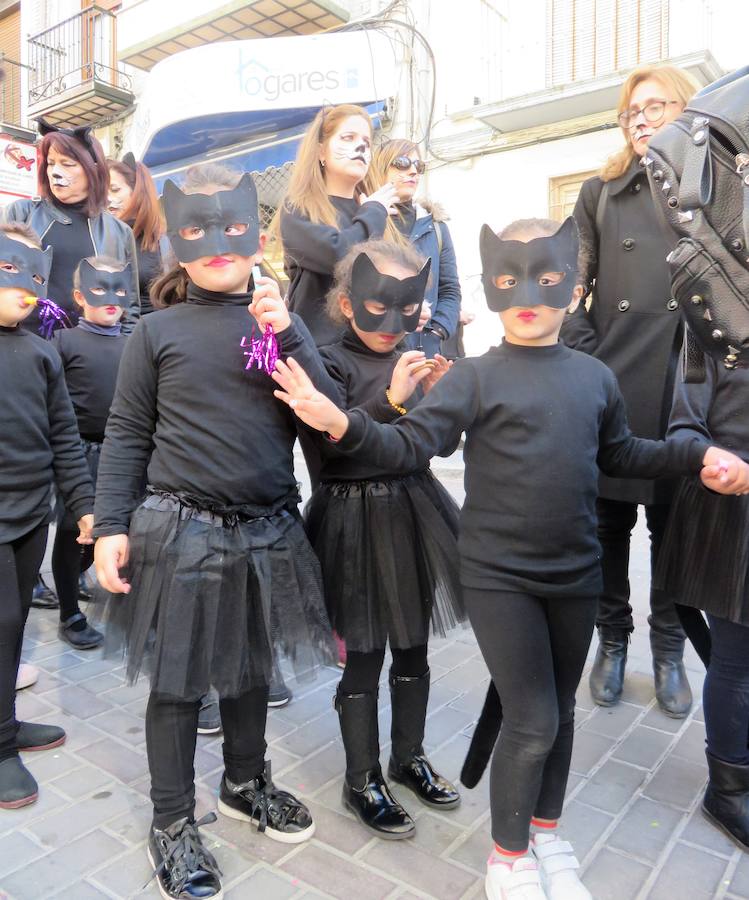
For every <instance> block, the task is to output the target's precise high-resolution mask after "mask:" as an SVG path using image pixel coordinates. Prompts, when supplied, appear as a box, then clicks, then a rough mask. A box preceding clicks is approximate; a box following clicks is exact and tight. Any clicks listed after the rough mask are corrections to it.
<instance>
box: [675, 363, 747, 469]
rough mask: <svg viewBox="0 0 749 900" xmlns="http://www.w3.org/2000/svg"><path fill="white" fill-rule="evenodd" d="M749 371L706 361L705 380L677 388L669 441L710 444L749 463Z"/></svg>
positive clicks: (678, 385)
mask: <svg viewBox="0 0 749 900" xmlns="http://www.w3.org/2000/svg"><path fill="white" fill-rule="evenodd" d="M747 409H749V369H743V368H737V369H733V370H731V371H728V370H727V369H726V368H725V367H724V366H723V365H722V363H719V362H717V361H716V360H714V359H713V358H712V357H711V356H706V357H705V380H704V381H703V382H700V383H697V384H683V383H679V384H677V385H676V388H675V390H674V403H673V406H672V408H671V418H670V420H669V423H668V434H667V436H668V437H669V438H673V439H674V440H677V441H688V440H690V439H692V438H699V439H701V440H705V441H709V442H710V443H715V444H718V446H720V447H725V448H726V450H731V451H732V452H733V453H735V454H736V455H737V456H740V457H741V458H742V459H743V460H744V461H745V462H749V414H748V413H747Z"/></svg>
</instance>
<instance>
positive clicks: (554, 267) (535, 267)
mask: <svg viewBox="0 0 749 900" xmlns="http://www.w3.org/2000/svg"><path fill="white" fill-rule="evenodd" d="M479 246H480V252H481V265H482V269H483V272H482V281H483V285H484V293H485V295H486V303H487V306H488V307H489V309H490V310H492V312H504V311H505V310H507V309H511V308H512V307H524V308H527V307H533V306H549V307H551V308H552V309H566V308H567V307H568V306H569V305H570V303H571V302H572V294H573V291H574V290H575V284H576V279H577V256H578V252H579V249H580V238H579V234H578V230H577V225H576V224H575V220H574V219H573V218H572V216H569V217H568V218H567V219H565V221H564V222H563V223H562V224H561V225H560V226H559V229H558V230H557V231H556V232H555V233H554V234H552V235H551V236H550V237H539V238H534V239H533V240H531V241H528V242H527V243H526V242H524V241H513V240H507V241H503V240H502V239H501V238H499V237H498V236H497V235H496V234H495V233H494V231H492V229H491V228H490V227H489V226H488V225H484V226H483V227H482V228H481V237H480V241H479ZM552 273H553V274H554V275H555V276H556V277H554V278H545V277H544V276H548V275H550V274H552ZM559 275H561V278H559V277H558V276H559Z"/></svg>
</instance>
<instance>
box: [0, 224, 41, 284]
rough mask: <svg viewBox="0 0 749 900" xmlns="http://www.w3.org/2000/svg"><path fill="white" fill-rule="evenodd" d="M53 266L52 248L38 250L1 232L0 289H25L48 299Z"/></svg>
mask: <svg viewBox="0 0 749 900" xmlns="http://www.w3.org/2000/svg"><path fill="white" fill-rule="evenodd" d="M51 266H52V248H51V247H48V248H47V249H46V250H37V249H36V247H27V246H26V244H22V243H21V242H20V241H16V240H14V239H13V238H12V237H10V236H9V235H7V234H5V233H4V232H0V288H23V289H24V290H25V291H28V292H29V294H33V295H34V296H35V297H46V296H47V283H48V281H49V270H50V268H51ZM10 268H13V269H16V270H17V271H15V272H13V271H10Z"/></svg>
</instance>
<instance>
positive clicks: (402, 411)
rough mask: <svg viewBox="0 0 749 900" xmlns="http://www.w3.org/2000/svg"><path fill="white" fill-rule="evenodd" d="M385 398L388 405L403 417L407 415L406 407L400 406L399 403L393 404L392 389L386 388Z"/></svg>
mask: <svg viewBox="0 0 749 900" xmlns="http://www.w3.org/2000/svg"><path fill="white" fill-rule="evenodd" d="M385 396H386V397H387V401H388V403H389V404H390V405H391V406H392V407H393V409H394V410H395V411H396V412H399V413H400V414H401V415H402V416H405V414H406V407H405V406H399V405H398V404H397V403H393V398H392V397H391V396H390V388H385Z"/></svg>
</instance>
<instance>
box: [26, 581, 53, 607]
mask: <svg viewBox="0 0 749 900" xmlns="http://www.w3.org/2000/svg"><path fill="white" fill-rule="evenodd" d="M31 605H32V606H34V607H36V608H37V609H57V608H58V607H59V606H60V601H59V600H58V599H57V594H56V593H55V592H54V591H53V590H52V588H51V587H50V586H49V585H48V584H47V582H46V581H45V580H44V579H43V578H42V576H41V575H39V576H38V578H37V580H36V584H35V585H34V591H33V593H32V595H31Z"/></svg>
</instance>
